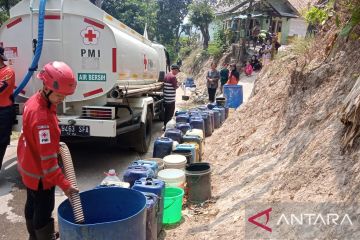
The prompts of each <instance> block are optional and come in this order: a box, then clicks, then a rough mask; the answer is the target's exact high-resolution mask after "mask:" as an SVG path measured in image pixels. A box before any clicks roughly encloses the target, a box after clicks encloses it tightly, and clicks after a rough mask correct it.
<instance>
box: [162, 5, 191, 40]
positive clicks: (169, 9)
mask: <svg viewBox="0 0 360 240" xmlns="http://www.w3.org/2000/svg"><path fill="white" fill-rule="evenodd" d="M191 2H192V0H177V1H174V0H158V3H159V11H158V14H157V19H158V22H157V28H156V37H157V40H158V41H159V42H160V43H162V44H165V45H169V44H172V45H173V44H175V45H177V43H178V42H179V37H180V28H181V24H182V22H183V21H184V18H185V17H186V15H187V14H188V6H189V5H190V3H191Z"/></svg>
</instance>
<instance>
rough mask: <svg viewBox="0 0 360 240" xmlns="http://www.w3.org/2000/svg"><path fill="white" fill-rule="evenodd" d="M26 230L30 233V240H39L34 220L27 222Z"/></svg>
mask: <svg viewBox="0 0 360 240" xmlns="http://www.w3.org/2000/svg"><path fill="white" fill-rule="evenodd" d="M26 228H27V231H28V233H29V240H37V238H36V235H35V229H34V227H33V223H32V220H26Z"/></svg>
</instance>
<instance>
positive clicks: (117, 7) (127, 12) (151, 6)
mask: <svg viewBox="0 0 360 240" xmlns="http://www.w3.org/2000/svg"><path fill="white" fill-rule="evenodd" d="M101 8H102V9H103V10H104V11H105V12H107V13H108V14H110V15H112V16H113V17H115V18H117V19H118V20H120V21H122V22H123V23H125V24H126V25H128V26H129V27H131V28H132V29H134V30H135V31H137V32H138V33H140V34H143V32H144V28H145V24H146V23H147V32H148V36H149V38H150V39H151V38H153V37H154V36H155V28H156V23H157V21H156V16H157V12H158V4H157V2H156V1H154V0H146V1H144V0H127V1H119V0H103V3H102V7H101Z"/></svg>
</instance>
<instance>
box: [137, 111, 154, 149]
mask: <svg viewBox="0 0 360 240" xmlns="http://www.w3.org/2000/svg"><path fill="white" fill-rule="evenodd" d="M152 122H153V117H152V113H151V110H150V109H148V110H147V113H146V120H145V123H141V125H140V129H139V130H137V131H136V134H135V138H134V140H135V141H136V144H135V146H134V147H135V151H137V152H139V153H146V152H147V150H148V148H149V146H150V142H151V132H152Z"/></svg>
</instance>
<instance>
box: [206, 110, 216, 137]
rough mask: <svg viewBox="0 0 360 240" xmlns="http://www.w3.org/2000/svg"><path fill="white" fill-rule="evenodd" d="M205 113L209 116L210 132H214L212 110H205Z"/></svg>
mask: <svg viewBox="0 0 360 240" xmlns="http://www.w3.org/2000/svg"><path fill="white" fill-rule="evenodd" d="M205 112H206V113H208V114H209V116H210V120H211V132H214V130H215V116H214V112H213V111H212V110H207V111H205Z"/></svg>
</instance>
